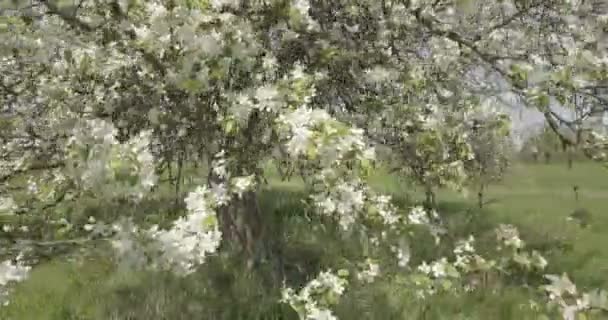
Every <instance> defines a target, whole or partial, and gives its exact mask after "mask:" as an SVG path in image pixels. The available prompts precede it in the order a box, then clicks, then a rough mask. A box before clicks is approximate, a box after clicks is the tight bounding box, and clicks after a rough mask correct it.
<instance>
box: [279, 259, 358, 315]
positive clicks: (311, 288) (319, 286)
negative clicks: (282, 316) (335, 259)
mask: <svg viewBox="0 0 608 320" xmlns="http://www.w3.org/2000/svg"><path fill="white" fill-rule="evenodd" d="M340 273H341V272H339V273H338V275H336V274H334V273H333V272H332V271H331V270H328V271H323V272H321V273H320V274H319V275H318V276H317V277H316V278H315V279H313V280H311V281H310V282H308V283H307V284H306V285H305V286H304V287H303V288H302V289H300V291H298V292H295V291H294V290H293V289H292V288H285V289H283V293H282V295H283V297H282V299H281V301H282V302H283V303H287V304H289V305H290V306H291V307H292V308H293V309H294V310H296V311H297V313H298V315H299V317H300V319H301V320H337V318H336V316H335V315H333V313H332V311H331V310H330V309H329V308H330V307H331V306H333V305H335V304H336V303H337V302H338V299H339V298H340V296H342V294H343V293H344V290H345V289H346V285H347V283H348V282H347V280H346V279H344V277H342V276H340Z"/></svg>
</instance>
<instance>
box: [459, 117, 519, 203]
mask: <svg viewBox="0 0 608 320" xmlns="http://www.w3.org/2000/svg"><path fill="white" fill-rule="evenodd" d="M468 129H469V131H468V132H469V139H468V143H469V144H470V145H471V148H472V150H473V155H474V159H473V160H472V161H469V162H467V166H466V169H467V173H468V177H469V178H470V180H471V182H472V184H473V185H474V186H476V187H477V190H476V191H477V203H478V206H479V208H483V206H484V204H485V203H486V201H485V200H484V195H485V191H486V188H487V187H488V185H490V184H491V183H494V182H498V181H500V180H501V179H502V178H503V177H504V175H505V174H506V172H507V170H508V168H509V165H510V162H511V157H512V156H513V153H514V149H513V145H512V137H511V136H510V132H509V119H508V116H507V115H505V114H500V113H494V112H487V113H484V114H480V115H479V116H478V117H477V118H476V119H473V120H472V121H471V122H470V124H469V128H468Z"/></svg>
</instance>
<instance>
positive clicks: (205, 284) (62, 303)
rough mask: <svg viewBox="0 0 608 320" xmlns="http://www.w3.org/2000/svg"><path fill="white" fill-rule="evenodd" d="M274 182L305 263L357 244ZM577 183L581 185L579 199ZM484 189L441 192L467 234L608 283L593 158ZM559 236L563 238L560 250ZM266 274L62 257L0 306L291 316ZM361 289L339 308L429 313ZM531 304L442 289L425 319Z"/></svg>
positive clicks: (367, 313)
mask: <svg viewBox="0 0 608 320" xmlns="http://www.w3.org/2000/svg"><path fill="white" fill-rule="evenodd" d="M271 185H272V188H271V190H269V191H268V192H267V193H266V194H265V195H264V197H263V201H262V204H263V208H264V211H266V212H267V213H268V214H269V215H268V217H269V218H270V219H272V214H275V215H276V214H279V215H284V216H289V217H290V218H289V223H288V224H287V225H286V228H288V229H286V233H288V234H289V235H290V237H289V239H292V240H289V241H292V242H293V243H290V244H291V245H292V246H291V247H293V248H295V247H298V248H301V249H299V250H301V251H298V252H296V251H286V255H291V256H293V257H291V256H290V257H291V258H290V259H293V260H294V261H299V262H298V263H299V265H303V266H306V265H316V266H324V265H331V263H332V262H335V260H336V256H340V255H341V254H345V255H346V254H348V251H349V250H354V249H353V248H349V247H347V246H343V245H341V244H340V242H339V241H337V240H336V238H335V235H332V234H327V233H323V232H321V231H317V230H316V229H315V230H311V229H310V228H309V225H307V222H306V221H305V219H303V218H302V217H300V216H299V213H301V211H302V209H301V207H300V205H299V200H298V195H299V192H300V191H301V186H300V185H299V184H298V183H297V182H295V181H292V182H279V181H274V180H273V181H272V183H271ZM373 185H374V187H375V188H377V189H378V190H380V191H384V192H389V193H392V194H393V195H394V196H395V197H396V198H401V199H404V198H409V199H411V200H410V201H412V200H416V199H419V195H420V194H419V192H417V190H416V188H415V187H413V186H410V185H408V184H406V183H404V182H402V181H400V180H398V179H397V178H395V177H394V176H391V175H387V174H382V173H379V174H377V175H376V176H375V177H374V179H373ZM573 185H578V186H579V188H580V191H579V193H580V197H579V200H578V202H577V201H575V197H574V192H573V189H572V187H573ZM486 197H487V198H489V199H493V201H492V203H491V204H488V205H487V206H486V207H485V208H484V209H483V210H478V209H476V206H475V204H476V199H475V198H474V197H469V198H467V197H464V196H463V195H462V194H457V193H454V192H449V191H441V192H440V193H439V196H438V199H439V201H440V208H441V211H442V213H443V214H444V215H445V216H447V217H448V220H449V223H450V224H451V225H452V226H454V227H455V228H456V229H457V230H458V232H459V233H461V234H462V235H466V234H467V233H469V232H474V233H476V234H480V233H481V234H483V233H487V234H489V233H491V227H492V226H493V225H496V224H498V223H512V224H514V225H516V226H518V227H519V228H520V231H521V233H522V238H523V239H524V240H525V241H526V242H528V243H529V245H530V246H532V247H536V248H539V249H543V252H546V253H547V254H546V255H547V257H548V259H549V261H550V265H551V267H550V270H549V271H550V272H551V271H554V272H559V273H561V272H562V271H568V272H569V274H570V275H571V277H572V278H573V279H574V280H575V281H576V282H577V283H579V284H581V285H583V286H589V287H603V288H608V170H606V169H605V168H602V167H600V166H599V165H597V164H594V163H576V164H575V165H574V167H573V168H572V169H571V170H569V169H568V168H567V167H566V165H565V163H559V164H551V165H545V164H538V165H534V164H525V165H524V164H519V165H516V166H515V167H514V168H513V169H512V172H511V173H510V174H509V175H508V176H507V178H506V179H505V180H504V181H503V182H501V183H499V184H497V185H494V186H491V187H490V188H489V190H488V194H487V196H486ZM577 208H585V209H587V210H588V211H589V212H590V213H591V217H592V219H591V223H590V226H589V227H587V228H581V227H580V226H579V225H577V224H575V223H573V222H571V221H568V220H567V219H566V218H567V217H568V215H569V214H571V213H572V212H573V211H574V210H575V209H577ZM473 211H474V212H475V216H474V218H473V219H472V220H467V219H471V218H470V215H466V214H464V213H465V212H473ZM481 239H483V237H482V238H481ZM557 243H564V244H565V245H564V247H563V248H560V249H555V247H556V245H555V244H557ZM290 244H288V245H287V246H288V247H289V245H290ZM296 244H297V245H296ZM421 246H423V245H421ZM413 250H416V247H414V248H413ZM425 250H426V251H429V250H434V249H432V248H430V247H426V248H422V251H425ZM298 259H299V260H298ZM332 259H333V260H332ZM303 268H305V267H303ZM312 268H313V269H314V266H313V267H312ZM210 275H213V276H210ZM211 278H213V279H211ZM218 279H219V280H218ZM263 281H264V280H263V279H259V278H257V277H256V276H255V275H242V274H238V275H233V274H231V273H230V265H226V264H222V263H219V262H218V263H215V262H211V263H210V265H209V266H208V268H207V270H204V271H202V272H201V273H200V274H197V275H195V278H189V279H187V280H175V279H171V278H168V277H164V276H162V275H161V276H159V275H150V274H145V273H142V272H132V271H130V270H128V269H127V270H124V269H123V270H122V271H120V272H117V271H116V270H114V269H113V267H112V266H111V265H110V263H106V262H103V261H94V262H85V263H81V264H75V263H70V262H66V261H55V262H51V263H47V264H45V265H42V266H39V267H37V268H36V269H35V270H34V272H33V274H32V278H31V279H29V280H28V281H26V282H24V283H22V284H20V285H18V286H17V288H16V292H15V293H14V295H13V301H12V303H11V304H10V305H9V306H7V307H5V308H4V309H0V319H18V320H20V319H24V320H29V319H32V320H38V319H40V320H45V319H52V320H68V319H168V320H173V319H286V318H290V317H288V316H286V315H289V314H290V313H289V312H290V311H289V310H288V308H286V307H285V306H281V305H279V304H277V303H275V302H274V301H275V299H276V296H273V295H274V294H277V292H269V291H263V290H261V289H259V288H258V287H257V286H261V285H260V283H262V282H263ZM353 291H354V293H353V294H351V295H349V296H347V297H346V298H345V299H344V301H343V302H342V303H341V305H340V307H339V308H338V310H337V311H338V314H339V315H341V319H349V320H350V319H423V317H422V316H421V315H420V310H421V307H420V306H419V305H416V303H415V302H413V301H410V300H411V297H408V296H407V295H401V294H400V289H399V287H398V285H396V284H393V283H390V281H388V282H384V283H378V284H374V285H373V286H371V287H370V288H367V289H365V290H359V291H356V290H355V289H353ZM523 303H526V299H525V296H523V295H521V292H520V291H518V290H510V289H509V290H505V291H503V292H502V293H501V295H500V296H492V295H484V294H483V293H481V294H479V295H472V296H470V297H465V298H458V299H456V298H449V297H445V298H441V297H439V298H437V299H436V300H434V301H433V303H432V308H430V310H431V311H432V312H430V313H429V312H427V313H426V316H425V317H424V319H516V318H518V319H535V317H533V316H530V317H525V316H524V313H522V312H520V311H519V305H520V304H523ZM426 309H427V311H428V309H429V308H426Z"/></svg>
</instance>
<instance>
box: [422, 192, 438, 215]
mask: <svg viewBox="0 0 608 320" xmlns="http://www.w3.org/2000/svg"><path fill="white" fill-rule="evenodd" d="M436 207H437V206H436V202H435V192H434V191H433V189H432V188H431V187H426V190H425V200H424V208H425V209H426V210H428V211H430V210H433V209H435V208H436Z"/></svg>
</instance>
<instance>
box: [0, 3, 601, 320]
mask: <svg viewBox="0 0 608 320" xmlns="http://www.w3.org/2000/svg"><path fill="white" fill-rule="evenodd" d="M0 3H1V4H2V7H1V9H0V10H1V12H2V15H1V16H0V38H1V39H2V43H3V44H4V45H3V47H2V49H1V50H2V51H1V54H2V56H1V58H0V71H1V72H2V74H3V79H2V82H1V84H0V105H1V106H2V108H3V109H2V118H1V122H0V131H1V132H2V139H3V141H2V142H3V144H2V149H1V151H0V181H2V185H1V186H0V195H1V198H0V211H1V213H3V214H5V215H10V214H18V217H19V219H18V220H20V221H30V220H35V219H36V218H38V217H36V216H34V215H35V213H37V212H41V211H42V212H47V213H48V218H47V219H46V220H44V221H43V223H44V224H45V225H53V226H57V228H58V229H61V230H65V226H66V225H72V224H73V223H74V222H71V221H69V220H68V217H67V216H66V215H65V214H63V213H62V211H61V210H54V208H55V207H57V206H58V205H60V204H61V203H64V202H66V201H74V202H78V201H80V199H84V198H87V197H93V198H98V199H106V200H111V201H116V202H118V203H130V202H138V201H142V200H143V199H145V198H147V197H148V198H149V197H155V193H154V192H151V191H152V189H153V188H154V186H155V185H157V184H158V181H159V176H161V175H163V174H164V172H165V171H167V170H169V169H171V168H174V167H177V168H179V169H178V177H177V178H178V179H177V181H176V184H177V185H178V186H179V183H180V181H179V180H180V176H181V168H183V166H184V164H185V163H188V162H195V163H199V162H200V163H205V166H204V167H205V168H207V169H208V174H206V179H205V183H203V184H202V185H200V186H198V187H197V188H196V189H195V190H192V191H191V192H190V193H189V195H188V196H187V198H186V199H185V203H186V209H187V210H186V215H185V216H181V217H179V218H176V219H175V220H174V221H170V222H169V223H165V224H152V225H145V224H143V225H139V224H136V223H134V222H133V221H129V220H128V219H121V220H119V221H117V222H115V221H107V222H106V223H102V222H100V221H89V222H87V224H86V225H85V226H83V227H85V228H86V230H87V231H89V232H90V233H91V235H89V236H87V237H85V238H84V239H75V238H73V237H75V236H76V235H78V233H77V232H73V233H70V232H69V231H65V232H67V236H65V237H64V238H62V239H61V241H60V242H61V243H65V242H70V243H75V244H78V245H85V244H86V243H87V241H92V239H99V238H102V239H108V240H110V241H111V243H112V244H113V245H114V247H115V249H116V252H117V253H118V254H119V255H120V256H121V257H123V258H124V259H125V260H124V261H127V262H129V263H133V264H134V265H138V266H152V267H153V268H159V269H170V270H174V271H175V272H176V273H178V274H182V275H183V274H189V273H191V272H193V271H194V270H195V269H196V268H197V266H199V265H201V264H203V263H204V262H205V261H206V260H207V259H208V257H209V256H210V255H212V254H214V253H215V252H216V251H217V250H218V249H219V248H220V247H222V249H224V248H225V250H236V251H238V252H241V253H243V257H244V258H243V259H245V260H247V261H248V263H249V265H251V266H253V265H255V263H256V261H259V260H260V259H261V257H264V256H271V255H272V252H270V249H269V248H268V247H267V246H266V241H265V239H267V237H271V236H272V235H269V234H268V233H267V230H266V222H265V221H263V219H262V218H261V215H260V211H259V210H260V209H259V206H258V205H257V199H258V195H259V188H260V185H261V184H262V181H263V174H264V173H263V170H262V169H261V168H262V164H263V163H265V161H266V160H268V158H269V157H272V158H274V159H275V163H277V164H278V165H281V166H287V167H289V168H300V170H301V171H302V172H304V173H305V175H306V178H307V179H306V183H307V185H308V187H309V188H308V190H309V192H310V194H309V197H308V198H307V200H308V201H309V202H310V203H311V204H312V207H313V208H314V209H315V210H316V212H318V213H319V214H320V215H325V216H328V217H330V218H333V219H335V220H336V221H337V222H338V223H339V225H340V226H341V228H343V229H344V230H349V231H352V230H356V231H358V232H362V233H365V234H366V235H367V237H368V238H369V239H371V243H372V244H373V245H374V247H375V248H377V249H375V250H382V248H388V249H389V250H390V251H391V252H393V253H394V255H395V258H396V259H397V263H398V265H400V266H402V267H405V266H407V264H408V260H409V258H408V257H409V254H408V249H407V248H406V247H405V246H403V245H398V244H399V243H400V241H401V240H402V239H404V237H405V238H407V237H410V232H409V231H411V229H412V228H415V227H416V225H419V224H422V225H425V226H427V227H430V230H431V232H433V233H434V234H435V235H436V236H437V237H440V236H439V235H438V234H439V233H437V228H438V226H437V225H436V223H437V221H440V216H438V215H437V213H436V211H435V210H434V209H435V208H434V200H433V199H432V197H431V198H430V200H429V201H427V205H426V206H425V208H424V209H422V208H420V207H416V208H413V209H412V210H411V211H410V212H406V213H404V212H402V211H403V209H398V208H397V207H396V206H395V205H394V204H393V203H392V201H391V199H390V197H388V196H385V195H380V194H376V193H375V192H374V191H373V190H372V189H371V188H369V187H368V186H367V177H368V175H369V173H370V170H371V169H372V167H373V163H374V161H375V160H376V159H375V155H374V146H375V145H383V146H388V147H389V148H390V149H391V150H392V152H391V160H392V161H394V163H397V164H398V166H399V170H398V171H400V172H402V173H403V174H406V175H409V176H411V177H414V178H415V179H416V180H417V181H418V182H420V183H421V184H422V185H423V186H424V187H425V188H426V191H427V194H432V192H433V188H436V187H439V186H446V185H448V186H452V187H454V188H456V189H460V188H462V187H463V185H464V184H465V182H466V179H467V174H466V170H465V164H466V162H467V161H471V160H473V159H474V153H473V151H472V147H471V143H470V141H469V140H468V139H467V137H468V135H469V131H470V130H469V129H468V128H467V127H466V123H467V122H468V121H469V120H471V119H472V118H474V117H475V115H476V114H477V112H478V110H479V108H480V105H481V104H482V101H484V99H487V98H488V97H491V96H493V95H497V94H498V93H500V92H501V91H510V92H512V93H513V94H515V95H517V96H519V97H521V99H522V100H523V101H524V102H525V103H527V104H528V105H530V106H531V107H535V108H538V109H539V110H541V111H542V112H543V114H545V116H546V117H547V120H548V121H549V123H550V124H555V123H556V121H559V119H558V120H556V115H555V114H553V113H552V112H551V110H550V109H549V108H548V105H549V101H550V99H557V100H560V101H561V100H565V99H566V98H567V97H568V96H570V95H572V94H583V95H587V96H589V97H591V99H594V101H595V102H596V103H603V100H602V99H603V98H601V97H599V96H596V95H594V93H593V89H594V88H595V87H598V86H600V85H601V84H602V83H603V82H604V81H605V80H606V77H607V74H608V73H607V69H606V67H607V60H606V51H605V48H603V47H602V45H603V43H604V42H602V41H601V40H602V39H601V37H600V36H597V37H596V36H593V35H596V34H597V35H603V33H601V32H602V31H601V30H603V28H605V27H606V24H607V21H608V19H607V17H608V16H606V15H602V12H603V11H601V10H599V9H598V8H597V6H595V5H593V4H590V3H587V2H585V3H582V2H580V3H579V2H578V1H568V0H552V1H545V0H539V1H519V0H516V1H515V0H513V1H511V0H496V1H472V0H469V1H447V0H446V1H426V0H418V1H388V0H386V1H334V2H331V3H329V2H322V1H311V2H308V1H302V0H297V1H238V0H232V1H230V0H228V1H226V0H224V1H218V0H212V1H205V0H200V1H194V0H153V1H138V0H81V1H64V0H39V1H30V2H27V3H26V2H22V1H10V0H9V1H2V2H0ZM473 21H475V23H472V22H473ZM529 39H533V40H529ZM598 139H599V137H598ZM590 148H591V147H590ZM598 148H599V146H598V145H597V144H596V145H594V146H593V147H592V149H594V150H597V149H598ZM28 217H29V219H30V220H28ZM123 218H124V217H123ZM47 229H48V228H45V229H44V230H47ZM68 229H69V228H68ZM42 230H43V229H40V230H39V231H36V232H33V231H32V232H25V234H26V235H27V236H28V237H29V239H27V241H25V240H20V241H18V242H17V245H14V246H8V247H7V248H8V249H7V250H5V251H6V252H4V253H5V254H6V255H12V256H10V257H9V260H7V263H6V268H5V269H6V274H8V276H6V277H5V278H6V279H7V280H20V279H22V278H23V273H24V272H25V271H26V268H29V267H27V266H29V265H30V264H33V263H34V262H35V261H36V254H35V253H32V251H31V250H30V249H31V248H32V247H35V244H36V243H38V244H40V243H42V241H45V243H48V241H52V240H56V239H51V240H49V239H47V238H48V237H49V235H48V234H46V233H43V231H42ZM9 231H10V232H7V233H11V234H12V233H16V235H15V236H16V237H17V238H21V237H22V236H21V235H19V234H18V233H19V232H23V230H21V229H19V230H12V231H11V230H9ZM503 231H504V230H503ZM65 232H64V233H65ZM503 233H504V232H503ZM507 233H509V232H507ZM509 234H511V236H510V238H509V241H515V243H511V242H509V243H510V244H507V246H510V247H511V248H512V249H513V250H512V251H509V254H508V255H507V256H506V257H505V258H504V259H502V258H501V260H500V261H501V262H496V263H493V262H491V261H490V262H489V261H488V260H486V259H484V258H481V257H480V256H478V255H476V254H474V249H472V244H471V243H472V240H470V241H469V242H464V243H460V244H457V245H456V249H455V250H454V256H455V258H454V259H455V260H453V259H451V258H448V257H445V258H443V259H440V260H438V261H435V262H432V263H431V264H430V265H429V264H426V263H425V264H423V265H421V266H420V267H419V268H418V269H417V270H419V271H420V272H416V273H413V274H412V277H411V279H409V280H411V285H412V286H419V287H420V288H421V289H420V292H421V296H425V295H427V294H432V293H434V292H437V290H438V288H443V289H445V290H448V291H449V290H451V289H450V288H454V287H455V288H461V289H462V290H464V288H469V287H470V284H469V283H467V282H466V281H464V280H461V279H462V277H461V276H462V275H463V274H465V273H469V272H477V271H479V270H490V269H492V268H496V270H501V269H503V267H504V264H507V263H510V262H509V261H515V263H516V264H517V265H523V266H524V267H525V268H527V269H529V270H532V269H534V270H536V271H538V270H539V269H540V270H542V269H543V268H544V265H545V264H546V261H544V258H542V256H540V254H538V253H534V252H533V253H526V252H524V251H523V246H522V244H521V243H520V242H518V241H520V240H519V238H518V237H517V235H516V234H515V235H513V232H510V233H509ZM70 236H73V237H72V238H70ZM503 238H504V237H502V238H501V237H499V240H501V241H502V240H504V239H503ZM515 238H516V240H513V239H515ZM60 242H51V245H52V244H56V243H60ZM20 251H23V252H24V254H26V255H29V256H26V258H28V259H29V260H30V261H29V264H28V262H27V259H25V258H24V259H25V261H26V262H23V261H24V259H21V258H20V259H19V261H18V262H17V261H16V260H14V259H13V258H12V257H14V256H15V254H17V253H18V252H20ZM372 252H373V250H372ZM496 266H498V267H496ZM350 267H351V269H353V270H354V271H355V272H352V271H353V270H351V272H346V270H341V271H340V272H338V274H337V275H334V274H333V273H331V272H330V271H327V272H324V273H321V274H320V275H319V277H318V279H317V280H314V281H313V282H311V283H309V284H308V285H307V286H305V287H304V288H302V289H301V290H299V291H297V292H296V291H295V290H291V289H287V290H285V295H284V297H283V301H285V302H286V303H289V304H291V305H292V306H293V307H294V309H295V310H296V311H297V312H298V313H299V314H300V316H301V318H302V319H332V318H333V317H334V316H333V314H332V313H331V311H330V309H329V308H330V307H331V306H333V305H334V304H335V303H337V298H338V297H339V296H340V295H341V294H342V293H343V292H344V290H345V286H346V284H347V278H348V277H349V275H351V274H357V275H358V277H357V279H358V280H360V281H365V282H367V281H371V279H373V278H374V277H376V276H377V274H378V273H379V270H382V269H381V267H380V266H378V265H377V264H376V263H375V262H373V260H370V261H366V263H363V264H360V263H357V262H353V263H352V265H351V266H350ZM535 268H536V269H535ZM550 279H551V280H552V281H554V282H555V281H557V278H550ZM6 282H7V281H3V282H2V283H0V285H1V284H5V283H6ZM453 284H460V285H457V286H453ZM550 288H551V289H550V290H552V292H554V293H555V292H557V291H555V290H557V289H555V287H550ZM458 290H460V289H456V291H458ZM567 291H568V292H570V293H571V294H574V293H575V292H574V290H571V289H568V290H567ZM561 293H562V291H559V294H554V295H553V296H552V299H554V300H555V299H557V298H559V299H558V302H559V303H558V305H559V306H561V307H562V308H563V309H564V313H563V314H564V317H566V318H568V317H571V316H570V314H574V313H573V312H576V311H580V310H585V309H586V308H591V307H594V308H595V307H605V301H604V300H605V299H604V300H601V302H594V303H593V304H591V303H588V304H585V305H576V307H574V306H573V305H571V304H569V302H567V301H565V300H560V299H561V297H562V296H561ZM556 297H557V298H556ZM596 300H597V299H596ZM594 301H595V300H594ZM568 319H569V318H568Z"/></svg>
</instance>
